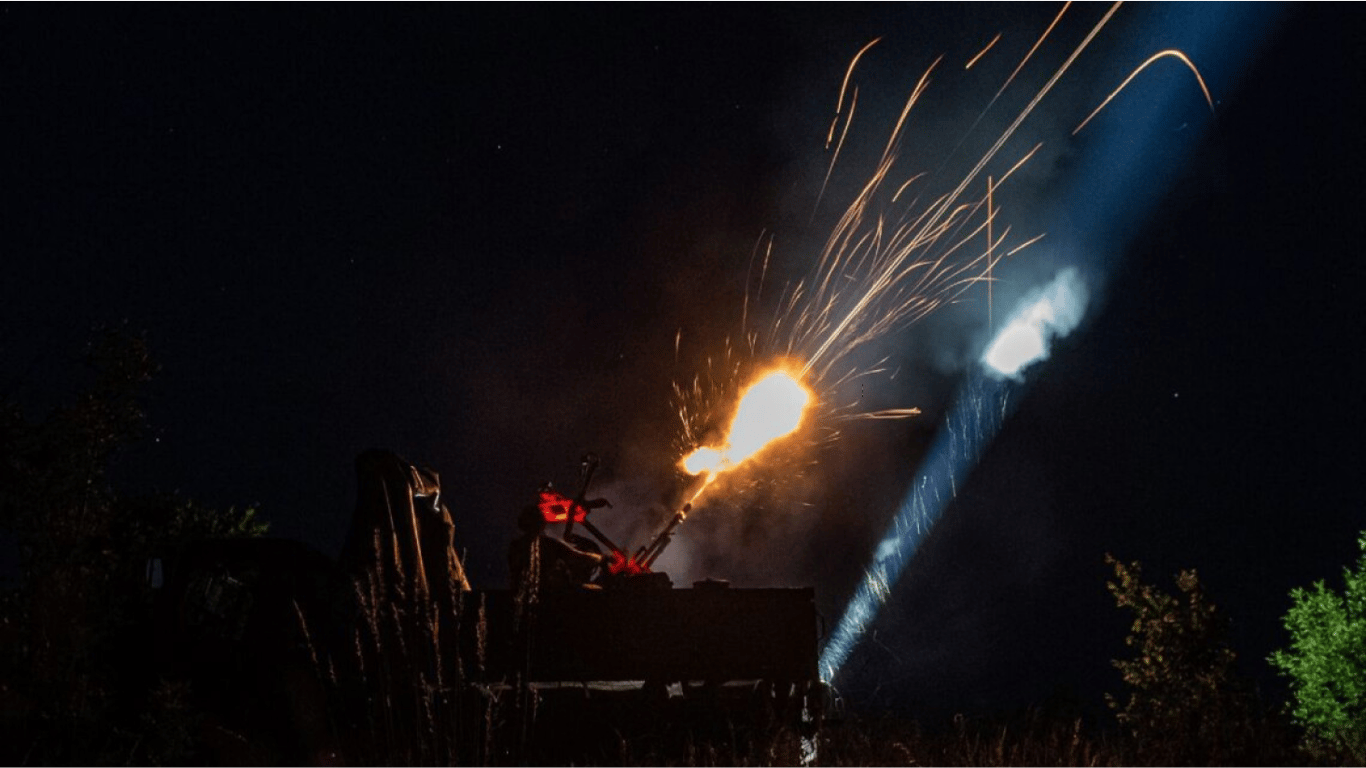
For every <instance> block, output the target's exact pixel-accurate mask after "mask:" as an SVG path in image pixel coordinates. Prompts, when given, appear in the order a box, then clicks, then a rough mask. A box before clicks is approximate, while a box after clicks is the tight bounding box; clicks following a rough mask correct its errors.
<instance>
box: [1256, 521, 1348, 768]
mask: <svg viewBox="0 0 1366 768" xmlns="http://www.w3.org/2000/svg"><path fill="white" fill-rule="evenodd" d="M1359 543H1360V546H1361V551H1362V554H1361V559H1360V560H1358V561H1357V566H1356V569H1355V570H1353V569H1352V568H1350V567H1349V568H1344V569H1343V580H1344V581H1345V582H1346V585H1345V586H1346V588H1345V590H1344V591H1343V592H1341V593H1339V592H1337V591H1336V590H1334V589H1332V588H1330V587H1329V586H1328V585H1327V584H1326V583H1324V581H1323V580H1319V581H1317V582H1315V583H1314V586H1313V588H1312V589H1304V588H1303V587H1296V588H1295V589H1293V590H1291V592H1290V597H1291V599H1292V600H1293V601H1294V605H1292V606H1291V608H1290V611H1289V612H1288V613H1287V614H1286V615H1285V618H1284V623H1285V628H1286V629H1287V630H1289V632H1290V638H1291V642H1290V647H1289V648H1287V649H1282V650H1279V651H1276V652H1275V653H1273V654H1272V655H1271V658H1270V662H1271V664H1272V665H1273V666H1275V667H1276V668H1277V669H1278V670H1279V671H1280V673H1281V674H1282V675H1285V676H1286V677H1288V678H1290V688H1291V692H1292V693H1293V695H1294V698H1295V702H1294V706H1293V708H1292V715H1293V716H1294V718H1295V721H1296V722H1297V723H1299V724H1300V725H1302V726H1303V727H1304V728H1305V731H1306V734H1307V746H1308V747H1309V749H1310V751H1311V753H1314V754H1316V755H1317V756H1319V757H1332V756H1335V753H1336V752H1337V751H1338V750H1341V751H1342V752H1344V753H1345V755H1341V756H1344V757H1347V758H1348V759H1349V760H1350V761H1351V762H1353V763H1355V764H1358V765H1360V764H1362V763H1366V532H1363V533H1362V534H1361V538H1360V539H1359Z"/></svg>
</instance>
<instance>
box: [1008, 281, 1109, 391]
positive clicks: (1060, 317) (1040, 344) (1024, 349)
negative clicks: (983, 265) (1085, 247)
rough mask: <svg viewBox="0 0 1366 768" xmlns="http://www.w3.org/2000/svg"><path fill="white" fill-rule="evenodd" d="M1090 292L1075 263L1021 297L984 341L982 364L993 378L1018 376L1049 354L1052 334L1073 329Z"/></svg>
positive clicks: (1056, 336)
mask: <svg viewBox="0 0 1366 768" xmlns="http://www.w3.org/2000/svg"><path fill="white" fill-rule="evenodd" d="M1088 299H1089V292H1088V291H1087V289H1086V283H1085V282H1084V281H1083V280H1082V279H1081V275H1080V274H1079V273H1078V272H1077V269H1076V267H1068V268H1066V269H1064V270H1062V271H1061V272H1059V273H1058V274H1057V276H1056V277H1054V278H1053V280H1052V282H1050V283H1049V284H1048V285H1046V286H1044V287H1043V288H1040V289H1038V290H1036V291H1033V292H1031V293H1030V294H1029V295H1027V296H1026V297H1025V298H1024V299H1023V300H1021V301H1020V303H1019V305H1018V308H1017V309H1016V310H1015V312H1014V314H1013V315H1012V316H1011V318H1010V321H1009V322H1008V323H1006V325H1005V327H1004V328H1002V329H1001V331H1000V333H997V334H996V337H995V338H994V339H992V340H991V343H990V344H988V345H987V349H986V352H984V353H983V354H982V365H983V366H984V367H985V368H986V369H987V372H988V373H990V374H991V375H993V376H995V377H996V378H1000V379H1004V378H1011V379H1017V380H1018V379H1020V378H1022V373H1021V372H1022V371H1023V370H1024V369H1025V368H1027V367H1029V366H1030V365H1031V364H1033V363H1035V362H1037V361H1039V360H1045V359H1047V358H1048V352H1049V345H1050V343H1051V342H1052V340H1053V339H1055V338H1060V337H1063V336H1066V335H1067V334H1069V333H1071V332H1072V329H1074V328H1076V327H1077V324H1078V323H1080V322H1081V318H1082V316H1083V315H1085V314H1086V303H1087V300H1088Z"/></svg>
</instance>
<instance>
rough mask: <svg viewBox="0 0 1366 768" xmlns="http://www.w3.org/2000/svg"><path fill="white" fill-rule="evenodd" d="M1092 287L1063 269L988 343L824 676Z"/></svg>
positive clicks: (843, 625)
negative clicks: (1029, 371) (1025, 373)
mask: <svg viewBox="0 0 1366 768" xmlns="http://www.w3.org/2000/svg"><path fill="white" fill-rule="evenodd" d="M1087 299H1088V292H1087V290H1086V285H1085V283H1084V282H1083V281H1082V280H1081V278H1080V276H1079V275H1078V273H1077V270H1076V269H1075V268H1071V267H1069V268H1067V269H1064V270H1063V271H1061V272H1059V273H1058V274H1057V275H1056V276H1055V277H1054V279H1053V280H1052V281H1051V282H1050V283H1048V285H1046V286H1044V287H1043V288H1041V289H1039V290H1037V291H1035V292H1033V293H1031V294H1030V295H1029V296H1027V297H1026V298H1025V299H1024V300H1022V301H1021V302H1020V306H1019V308H1018V309H1017V310H1016V311H1015V313H1014V314H1012V315H1011V319H1010V322H1008V323H1006V325H1005V326H1004V327H1003V328H1002V329H1001V331H1000V332H999V333H997V334H996V336H995V338H993V339H992V342H991V344H989V345H987V349H986V352H985V353H984V354H983V356H982V359H981V361H980V364H979V365H978V366H976V367H974V368H973V369H972V370H971V371H970V372H969V373H968V374H967V377H966V379H965V380H964V382H963V386H962V389H960V390H959V393H958V397H957V399H956V400H955V402H954V404H953V407H951V408H950V409H949V412H948V414H947V415H946V416H945V417H944V426H943V428H942V429H940V431H939V433H938V434H937V435H935V439H934V443H933V444H932V445H931V446H930V450H929V453H928V454H926V457H925V460H924V462H922V463H921V465H920V472H919V473H918V474H917V475H916V478H915V480H914V482H912V483H911V487H910V489H909V490H908V491H907V492H906V496H905V498H904V499H903V500H902V502H901V506H900V507H899V508H898V509H897V511H896V515H895V517H894V518H893V519H892V524H891V526H890V528H889V529H888V531H887V535H886V536H884V537H883V539H882V542H881V543H880V544H878V546H877V551H876V552H875V553H874V556H873V561H872V564H871V565H870V566H869V567H868V570H867V572H866V573H865V574H864V577H863V581H862V582H861V583H860V584H859V588H858V591H857V592H856V593H855V594H854V598H853V599H852V600H851V601H849V606H848V607H847V608H846V609H845V611H844V616H843V617H841V618H840V622H839V624H838V625H836V627H835V631H834V632H833V633H832V634H831V635H830V641H829V642H828V643H826V645H825V649H824V650H823V651H822V652H821V659H820V675H821V680H822V681H824V682H826V683H830V682H833V681H834V679H835V676H836V675H837V674H839V671H840V668H841V667H843V666H844V662H845V661H846V660H847V659H848V658H849V654H850V653H852V652H853V650H854V647H855V646H856V645H857V644H858V641H859V639H860V638H861V637H862V636H863V634H864V632H866V631H867V629H868V627H869V625H871V624H872V622H873V620H874V619H876V618H877V615H878V612H879V611H880V610H881V609H882V606H883V605H884V604H885V603H886V602H887V600H888V599H890V598H891V596H892V589H893V588H894V587H895V586H896V583H897V580H898V579H899V578H900V577H901V573H902V571H903V570H904V569H905V567H906V565H907V564H908V563H909V562H910V561H911V558H913V557H914V556H915V553H916V551H917V550H918V549H919V548H920V544H921V542H922V541H924V539H925V536H926V535H928V534H929V532H930V530H931V529H932V528H933V527H934V524H935V523H936V522H937V521H938V520H939V517H940V515H941V514H943V511H944V508H945V507H946V506H948V503H949V502H950V501H951V500H953V499H954V498H955V497H956V496H957V495H958V489H959V488H960V487H961V486H962V485H963V483H964V481H966V480H967V478H968V475H970V474H971V473H972V470H973V468H974V467H975V466H977V461H978V459H980V458H981V456H982V453H983V451H985V450H986V447H987V446H988V445H990V444H991V441H992V439H994V438H995V437H996V433H997V432H999V431H1000V429H1001V425H1002V424H1003V423H1004V422H1005V420H1006V417H1007V416H1009V415H1010V413H1011V411H1012V410H1013V409H1014V400H1015V398H1013V397H1012V395H1013V394H1014V392H1015V390H1017V389H1019V388H1021V387H1022V386H1023V378H1024V376H1023V371H1024V370H1025V369H1026V368H1028V367H1029V366H1030V365H1033V364H1034V363H1036V362H1038V361H1040V360H1044V359H1047V357H1048V354H1049V349H1050V346H1051V342H1052V341H1053V340H1054V339H1057V338H1061V337H1063V336H1066V335H1067V334H1068V333H1070V332H1071V331H1072V329H1074V328H1075V327H1076V326H1077V324H1078V323H1079V322H1080V321H1081V318H1082V316H1083V315H1084V314H1085V312H1086V304H1087Z"/></svg>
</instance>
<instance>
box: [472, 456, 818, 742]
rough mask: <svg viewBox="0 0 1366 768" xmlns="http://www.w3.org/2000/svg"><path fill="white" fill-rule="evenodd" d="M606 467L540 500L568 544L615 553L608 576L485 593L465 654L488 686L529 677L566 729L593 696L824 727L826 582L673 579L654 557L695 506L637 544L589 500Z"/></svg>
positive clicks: (585, 471)
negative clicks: (599, 520)
mask: <svg viewBox="0 0 1366 768" xmlns="http://www.w3.org/2000/svg"><path fill="white" fill-rule="evenodd" d="M596 468H597V459H596V458H595V457H593V456H591V455H589V456H586V457H585V458H584V461H583V464H582V470H581V474H580V482H579V488H578V492H577V493H576V494H575V495H574V496H572V497H571V496H568V495H565V494H561V493H559V492H557V491H555V490H554V489H552V488H550V487H549V486H548V485H547V486H542V487H541V488H540V490H539V492H538V497H537V506H538V508H539V509H540V511H541V513H542V514H543V515H544V520H545V522H546V523H547V524H555V523H562V524H563V525H564V531H563V533H562V537H563V538H564V539H565V540H567V541H569V542H572V543H573V544H574V545H575V546H577V547H581V548H585V549H596V550H598V551H600V552H601V553H602V555H603V562H602V567H601V573H600V575H599V577H598V579H597V580H596V583H594V584H592V585H586V586H583V587H580V588H575V589H561V590H556V591H544V590H536V589H531V588H529V585H527V584H519V585H516V586H515V587H514V588H513V589H510V590H475V591H474V593H473V594H472V595H471V600H472V601H473V603H474V605H477V606H478V611H479V615H480V617H481V619H480V622H479V623H478V625H477V626H476V625H471V624H468V623H467V624H466V626H465V628H464V631H463V632H462V636H461V641H462V651H461V652H462V655H463V656H464V658H466V659H477V660H478V663H477V665H476V667H475V668H476V670H477V671H476V678H477V681H478V684H480V685H483V686H488V687H489V688H490V689H497V688H498V687H499V686H508V685H522V686H529V687H530V688H532V689H534V690H535V692H536V696H537V697H539V701H540V703H539V704H538V705H537V706H538V707H540V708H541V711H542V712H546V711H547V708H549V709H550V710H554V711H555V712H556V714H554V715H553V716H551V717H552V719H555V720H557V721H558V722H559V724H560V726H561V727H568V726H566V723H569V722H580V721H583V720H584V718H590V719H591V717H593V716H596V715H593V716H590V715H589V714H587V713H589V712H593V711H594V709H593V707H592V706H590V705H591V704H592V702H595V701H597V702H600V703H602V706H608V707H610V706H612V704H611V702H612V701H614V700H621V699H629V700H632V701H635V702H636V703H637V705H640V706H646V709H645V710H641V711H653V710H651V709H650V707H654V706H665V707H668V706H670V702H673V706H676V707H687V706H694V707H695V706H698V705H699V702H705V703H706V704H705V706H709V707H711V708H712V709H711V710H710V711H712V712H713V713H714V714H715V713H718V712H722V711H724V712H725V715H724V717H726V718H729V721H730V722H735V721H737V720H744V719H745V718H746V717H756V716H760V715H759V714H757V713H764V714H763V715H762V717H767V718H769V721H770V722H771V721H773V719H774V718H777V720H779V721H785V722H786V723H787V724H788V725H790V726H792V727H793V728H794V730H798V731H805V732H808V733H814V729H815V728H816V727H817V724H818V723H819V721H820V710H821V702H822V697H823V690H822V686H821V684H820V683H819V680H818V677H817V669H816V662H817V643H818V640H819V638H818V636H817V630H818V621H819V619H818V617H817V614H816V610H815V599H814V598H815V595H814V591H813V590H812V589H811V588H809V587H807V588H798V589H777V588H769V589H751V588H744V589H741V588H733V587H731V586H729V584H728V583H727V582H725V581H718V580H711V579H709V580H706V581H701V582H697V583H695V584H694V585H693V586H692V588H683V589H676V588H674V587H673V584H672V581H671V580H670V579H669V577H668V575H667V574H664V573H660V572H657V571H654V570H652V566H653V565H654V564H655V562H656V561H657V560H658V558H659V556H660V554H661V553H662V552H663V551H664V549H665V547H667V545H668V544H669V542H670V541H671V539H672V538H673V535H674V534H675V533H676V532H677V530H678V526H679V525H680V524H681V523H682V522H683V520H684V519H686V517H687V515H688V513H689V512H690V511H691V508H690V507H688V506H685V507H684V508H683V509H682V510H680V511H679V512H678V513H676V514H674V515H673V516H672V517H671V518H670V520H669V521H668V522H667V524H666V525H665V526H664V528H663V529H662V530H661V531H660V532H659V533H658V534H657V535H656V536H655V537H654V538H653V539H651V540H650V541H649V542H648V543H646V544H645V545H643V546H640V547H638V548H636V549H635V550H634V551H632V550H628V549H627V548H626V547H623V546H621V545H619V544H618V543H617V542H616V541H613V539H612V538H611V537H610V536H608V535H607V534H606V533H604V532H603V531H602V530H601V529H600V528H599V527H598V526H597V525H596V524H595V523H594V522H593V519H592V516H593V514H594V512H595V510H598V509H601V508H603V507H608V506H610V505H609V504H608V503H606V502H605V500H601V499H590V498H589V497H588V490H589V487H590V485H591V483H592V478H593V474H594V471H595V470H596ZM576 527H578V528H580V529H582V530H584V531H586V532H587V533H588V534H589V536H591V537H592V541H591V542H589V541H587V540H585V539H584V538H583V537H580V536H578V535H577V534H575V533H574V529H575V528H576ZM547 716H549V715H547ZM570 730H573V729H572V728H570Z"/></svg>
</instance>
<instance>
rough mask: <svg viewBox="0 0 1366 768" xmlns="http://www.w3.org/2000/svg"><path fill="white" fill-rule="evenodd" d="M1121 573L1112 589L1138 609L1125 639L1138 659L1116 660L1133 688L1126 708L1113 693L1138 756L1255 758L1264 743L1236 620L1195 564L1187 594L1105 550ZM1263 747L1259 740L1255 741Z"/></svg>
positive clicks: (1183, 578) (1184, 574)
mask: <svg viewBox="0 0 1366 768" xmlns="http://www.w3.org/2000/svg"><path fill="white" fill-rule="evenodd" d="M1105 560H1106V562H1107V563H1109V564H1110V565H1111V566H1112V567H1113V568H1114V572H1115V579H1116V580H1115V581H1112V582H1107V583H1106V587H1108V588H1109V590H1110V593H1111V594H1112V595H1114V597H1115V603H1116V604H1117V605H1118V606H1119V607H1121V608H1127V609H1129V610H1130V611H1131V612H1132V613H1133V615H1134V621H1133V624H1132V625H1131V626H1130V630H1129V635H1128V637H1126V638H1125V639H1124V643H1125V645H1127V646H1129V647H1130V648H1133V649H1134V651H1135V655H1134V657H1133V658H1131V659H1117V660H1115V661H1114V662H1113V664H1114V666H1115V668H1116V669H1118V670H1119V671H1120V674H1121V676H1122V678H1123V680H1124V683H1125V684H1126V685H1127V686H1128V688H1129V695H1128V700H1127V701H1125V702H1124V704H1123V705H1122V706H1121V705H1120V703H1119V701H1118V700H1117V699H1116V698H1115V697H1114V696H1112V695H1109V694H1107V695H1106V697H1105V699H1106V703H1108V704H1109V705H1110V707H1111V708H1112V709H1114V710H1116V712H1117V717H1118V719H1119V722H1120V724H1121V725H1123V726H1124V727H1125V729H1126V731H1127V735H1128V736H1129V737H1130V738H1131V739H1132V741H1131V749H1132V750H1133V752H1134V759H1135V760H1137V761H1141V762H1155V763H1165V764H1169V765H1183V764H1184V765H1190V764H1196V763H1205V764H1212V763H1225V762H1241V763H1247V762H1254V760H1253V758H1254V757H1255V755H1254V754H1253V752H1254V751H1255V752H1262V751H1263V748H1262V746H1261V745H1258V744H1257V738H1256V736H1257V734H1256V731H1257V728H1256V726H1255V725H1254V723H1253V707H1252V697H1251V694H1250V692H1249V690H1248V687H1247V686H1246V685H1245V684H1244V682H1243V681H1242V680H1241V679H1239V678H1238V677H1237V676H1236V674H1235V672H1234V666H1233V665H1234V661H1235V660H1236V658H1237V654H1235V653H1234V652H1233V650H1232V649H1231V648H1230V647H1229V644H1228V621H1227V619H1226V618H1225V617H1224V616H1223V615H1222V614H1221V613H1219V611H1218V609H1217V608H1216V607H1215V606H1214V605H1213V604H1212V603H1210V602H1208V601H1207V600H1206V598H1205V592H1204V589H1203V588H1202V587H1201V585H1200V579H1199V577H1198V576H1197V575H1196V572H1195V571H1194V570H1190V571H1181V572H1180V573H1178V574H1177V576H1176V586H1177V588H1178V589H1179V590H1180V591H1181V594H1182V595H1184V599H1179V598H1177V597H1173V596H1172V595H1170V594H1167V593H1166V592H1163V591H1162V590H1160V589H1158V588H1157V587H1155V586H1153V585H1151V584H1145V583H1143V581H1142V579H1141V577H1142V568H1141V566H1140V565H1139V564H1138V563H1137V562H1134V563H1129V564H1127V565H1126V564H1124V563H1122V562H1120V561H1118V560H1116V559H1115V558H1114V557H1112V556H1110V555H1106V556H1105ZM1254 745H1256V746H1254Z"/></svg>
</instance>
